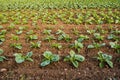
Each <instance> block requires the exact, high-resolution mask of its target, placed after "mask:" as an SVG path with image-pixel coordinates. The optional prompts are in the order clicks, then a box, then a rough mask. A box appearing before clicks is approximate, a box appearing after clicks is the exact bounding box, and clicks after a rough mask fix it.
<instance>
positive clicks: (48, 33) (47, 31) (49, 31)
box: [43, 29, 52, 35]
mask: <svg viewBox="0 0 120 80" xmlns="http://www.w3.org/2000/svg"><path fill="white" fill-rule="evenodd" d="M51 32H52V30H47V29H44V31H43V34H47V35H50V34H51Z"/></svg>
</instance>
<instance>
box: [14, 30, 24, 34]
mask: <svg viewBox="0 0 120 80" xmlns="http://www.w3.org/2000/svg"><path fill="white" fill-rule="evenodd" d="M15 32H16V34H18V35H19V34H22V32H23V31H22V30H15Z"/></svg>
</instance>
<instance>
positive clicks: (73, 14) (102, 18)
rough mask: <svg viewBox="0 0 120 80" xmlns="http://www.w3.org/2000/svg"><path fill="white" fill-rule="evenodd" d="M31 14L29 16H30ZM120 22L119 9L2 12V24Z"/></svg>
mask: <svg viewBox="0 0 120 80" xmlns="http://www.w3.org/2000/svg"><path fill="white" fill-rule="evenodd" d="M28 15H29V16H28ZM58 20H60V21H62V22H63V23H66V24H77V25H79V24H120V11H119V10H117V9H114V10H112V9H108V10H107V9H98V10H95V9H91V10H90V9H89V10H85V9H82V10H76V11H75V10H68V9H63V10H57V11H56V10H52V11H49V10H40V11H27V10H26V11H22V10H21V11H17V12H16V11H10V12H0V24H8V23H14V24H28V23H30V22H31V21H32V25H33V26H35V27H36V26H38V24H39V23H40V22H41V23H46V24H57V23H59V21H58Z"/></svg>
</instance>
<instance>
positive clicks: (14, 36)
mask: <svg viewBox="0 0 120 80" xmlns="http://www.w3.org/2000/svg"><path fill="white" fill-rule="evenodd" d="M11 36H12V38H11V39H12V40H16V41H18V40H19V37H18V36H16V35H14V34H11Z"/></svg>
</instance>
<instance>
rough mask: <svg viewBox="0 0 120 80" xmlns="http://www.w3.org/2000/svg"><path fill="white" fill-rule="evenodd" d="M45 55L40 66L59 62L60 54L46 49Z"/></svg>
mask: <svg viewBox="0 0 120 80" xmlns="http://www.w3.org/2000/svg"><path fill="white" fill-rule="evenodd" d="M43 56H44V59H43V60H42V62H41V64H40V66H42V67H44V66H47V65H49V64H51V63H53V62H57V61H59V59H60V57H59V55H56V54H53V53H52V52H51V51H45V52H44V53H43Z"/></svg>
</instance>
